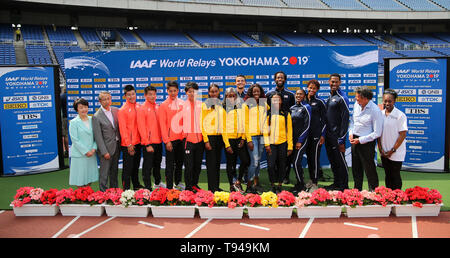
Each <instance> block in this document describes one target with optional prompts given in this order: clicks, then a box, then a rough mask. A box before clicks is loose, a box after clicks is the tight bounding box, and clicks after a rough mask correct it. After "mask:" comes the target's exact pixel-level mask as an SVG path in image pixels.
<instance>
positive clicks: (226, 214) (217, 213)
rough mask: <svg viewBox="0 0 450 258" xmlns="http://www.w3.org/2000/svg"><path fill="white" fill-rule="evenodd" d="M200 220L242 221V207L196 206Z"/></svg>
mask: <svg viewBox="0 0 450 258" xmlns="http://www.w3.org/2000/svg"><path fill="white" fill-rule="evenodd" d="M197 209H198V211H199V214H200V218H202V219H211V218H212V219H242V216H243V215H244V207H235V208H233V209H231V208H228V207H207V206H206V207H205V206H197Z"/></svg>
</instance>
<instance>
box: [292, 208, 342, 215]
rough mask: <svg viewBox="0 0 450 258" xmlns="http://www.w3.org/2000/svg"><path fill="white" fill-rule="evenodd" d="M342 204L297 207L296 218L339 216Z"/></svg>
mask: <svg viewBox="0 0 450 258" xmlns="http://www.w3.org/2000/svg"><path fill="white" fill-rule="evenodd" d="M341 212H342V206H338V205H329V206H304V207H297V216H298V218H339V217H340V216H341Z"/></svg>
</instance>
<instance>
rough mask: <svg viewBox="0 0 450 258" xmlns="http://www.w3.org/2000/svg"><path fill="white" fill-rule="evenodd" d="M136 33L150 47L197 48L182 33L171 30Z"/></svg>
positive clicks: (139, 31)
mask: <svg viewBox="0 0 450 258" xmlns="http://www.w3.org/2000/svg"><path fill="white" fill-rule="evenodd" d="M136 33H137V34H138V35H139V36H140V37H141V39H142V40H143V41H144V42H145V43H146V44H147V46H150V47H178V46H188V47H195V44H194V43H193V42H192V41H191V40H189V39H188V38H187V37H186V36H185V35H184V34H183V33H182V32H178V31H170V30H137V31H136Z"/></svg>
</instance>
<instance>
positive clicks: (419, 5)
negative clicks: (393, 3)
mask: <svg viewBox="0 0 450 258" xmlns="http://www.w3.org/2000/svg"><path fill="white" fill-rule="evenodd" d="M398 1H399V2H401V3H403V4H404V5H406V6H408V7H409V8H411V9H413V10H414V11H443V9H442V8H440V7H438V6H437V5H435V4H433V3H431V2H429V1H428V0H422V1H417V0H398Z"/></svg>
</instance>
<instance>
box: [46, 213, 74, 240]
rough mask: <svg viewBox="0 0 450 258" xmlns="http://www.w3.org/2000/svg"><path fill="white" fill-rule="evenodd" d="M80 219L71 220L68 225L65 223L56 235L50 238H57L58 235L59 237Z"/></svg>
mask: <svg viewBox="0 0 450 258" xmlns="http://www.w3.org/2000/svg"><path fill="white" fill-rule="evenodd" d="M79 218H80V216H76V217H75V218H73V219H72V220H71V221H70V222H69V223H67V224H66V225H65V226H64V227H63V228H62V229H61V230H59V231H58V232H57V233H56V234H54V235H53V236H52V238H57V237H59V235H61V234H62V233H63V232H64V231H66V229H68V228H69V227H70V226H71V225H72V224H73V223H75V221H77V220H78V219H79Z"/></svg>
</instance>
